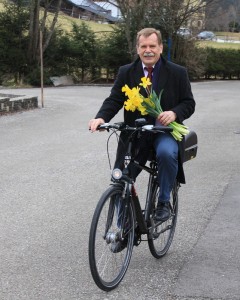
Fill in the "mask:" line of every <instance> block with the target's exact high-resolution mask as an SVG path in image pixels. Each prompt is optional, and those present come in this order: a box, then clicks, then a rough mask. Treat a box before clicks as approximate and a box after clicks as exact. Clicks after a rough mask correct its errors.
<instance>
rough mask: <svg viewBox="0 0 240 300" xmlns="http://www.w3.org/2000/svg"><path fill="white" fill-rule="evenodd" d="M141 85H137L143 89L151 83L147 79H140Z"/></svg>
mask: <svg viewBox="0 0 240 300" xmlns="http://www.w3.org/2000/svg"><path fill="white" fill-rule="evenodd" d="M141 81H142V82H141V83H140V84H139V85H140V86H142V87H144V88H145V89H146V88H147V87H148V86H149V85H151V84H152V83H151V81H150V79H149V78H148V77H142V78H141Z"/></svg>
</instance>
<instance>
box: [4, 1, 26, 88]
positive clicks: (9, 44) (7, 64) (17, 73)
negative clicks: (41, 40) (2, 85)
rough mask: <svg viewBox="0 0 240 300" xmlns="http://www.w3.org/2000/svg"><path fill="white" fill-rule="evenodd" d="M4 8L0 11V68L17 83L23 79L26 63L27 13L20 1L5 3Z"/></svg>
mask: <svg viewBox="0 0 240 300" xmlns="http://www.w3.org/2000/svg"><path fill="white" fill-rule="evenodd" d="M4 8H5V9H4V10H3V11H2V12H0V57H1V60H0V69H1V72H2V73H4V74H5V75H6V74H11V75H12V76H13V77H14V80H15V83H18V82H19V81H20V80H22V79H23V76H24V73H25V67H26V64H27V56H26V46H27V42H28V38H27V34H26V33H27V29H28V27H29V13H28V11H27V10H26V9H25V8H24V7H23V6H22V3H21V1H17V2H16V3H15V4H13V3H8V4H5V6H4ZM2 75H3V74H2Z"/></svg>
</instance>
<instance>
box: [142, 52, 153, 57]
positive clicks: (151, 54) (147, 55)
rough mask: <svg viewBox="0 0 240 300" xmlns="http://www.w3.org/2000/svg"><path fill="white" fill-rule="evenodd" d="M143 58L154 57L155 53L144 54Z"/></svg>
mask: <svg viewBox="0 0 240 300" xmlns="http://www.w3.org/2000/svg"><path fill="white" fill-rule="evenodd" d="M143 56H144V57H154V53H151V52H150V53H148V52H146V53H144V54H143Z"/></svg>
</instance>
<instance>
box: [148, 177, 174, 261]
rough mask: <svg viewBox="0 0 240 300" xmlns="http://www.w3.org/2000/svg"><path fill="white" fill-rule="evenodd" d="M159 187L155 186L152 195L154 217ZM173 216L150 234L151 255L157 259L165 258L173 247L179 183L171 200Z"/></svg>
mask: <svg viewBox="0 0 240 300" xmlns="http://www.w3.org/2000/svg"><path fill="white" fill-rule="evenodd" d="M158 195H159V186H158V185H155V188H154V191H153V194H152V203H153V205H152V208H153V211H152V215H153V216H154V212H155V208H156V206H157V202H158ZM170 209H171V216H170V218H169V219H168V220H167V221H165V222H162V223H161V222H160V223H159V225H158V226H156V227H154V228H153V230H152V231H151V230H150V231H149V233H148V246H149V250H150V252H151V254H152V255H153V256H154V257H156V258H161V257H162V256H164V255H165V254H166V253H167V251H168V249H169V247H170V246H171V243H172V240H173V236H174V232H175V228H176V223H177V214H178V183H177V182H176V183H175V184H174V187H173V190H172V193H171V198H170Z"/></svg>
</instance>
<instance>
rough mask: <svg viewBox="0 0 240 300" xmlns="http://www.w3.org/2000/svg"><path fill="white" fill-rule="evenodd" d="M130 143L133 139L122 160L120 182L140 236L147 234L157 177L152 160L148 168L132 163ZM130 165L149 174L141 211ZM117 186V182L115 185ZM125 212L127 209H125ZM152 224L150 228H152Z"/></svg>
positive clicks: (126, 204) (155, 167) (155, 164)
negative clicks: (122, 168) (129, 201)
mask: <svg viewBox="0 0 240 300" xmlns="http://www.w3.org/2000/svg"><path fill="white" fill-rule="evenodd" d="M132 143H133V137H131V138H130V140H129V145H128V150H127V153H126V155H125V158H124V166H125V168H124V170H123V174H125V175H124V176H123V178H122V179H121V180H120V182H121V183H122V184H123V185H124V191H123V195H126V199H130V198H128V197H131V199H132V200H133V201H132V204H133V207H134V213H135V218H136V222H137V225H138V228H139V233H140V234H147V233H148V231H149V226H148V221H149V219H150V207H151V205H152V203H151V201H150V200H151V198H152V192H153V191H152V187H153V185H154V184H156V177H157V163H156V162H155V161H154V160H152V161H151V162H150V167H147V166H143V165H140V164H139V163H138V162H137V161H134V160H133V158H132V154H131V153H132ZM130 162H131V163H132V165H134V166H136V167H138V168H140V169H141V170H144V171H146V172H148V173H149V181H148V190H147V197H146V203H145V209H144V210H142V208H141V205H140V202H139V198H138V195H137V192H136V189H135V186H134V180H133V179H132V178H131V174H129V169H128V165H129V164H130ZM117 184H119V182H118V183H117ZM125 206H128V203H125ZM126 210H127V207H126ZM153 226H154V224H153V223H152V224H151V226H150V227H153Z"/></svg>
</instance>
